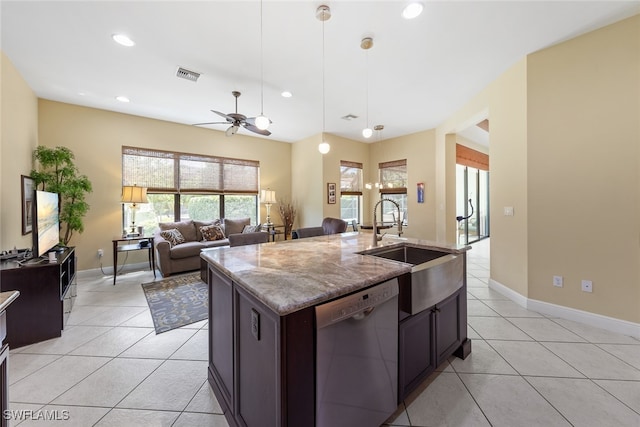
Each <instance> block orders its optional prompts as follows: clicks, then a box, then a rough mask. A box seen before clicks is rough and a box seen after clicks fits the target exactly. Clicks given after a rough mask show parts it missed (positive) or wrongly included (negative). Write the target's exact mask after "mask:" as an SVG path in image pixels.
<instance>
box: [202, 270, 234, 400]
mask: <svg viewBox="0 0 640 427" xmlns="http://www.w3.org/2000/svg"><path fill="white" fill-rule="evenodd" d="M208 277H209V302H210V304H209V369H210V371H211V374H212V375H213V378H214V381H215V382H216V383H217V384H218V387H219V389H220V390H221V392H222V394H223V398H224V399H225V401H226V403H227V406H228V407H229V408H233V403H234V399H233V289H232V287H231V281H230V280H229V279H227V278H226V277H224V276H222V275H221V274H219V273H218V272H217V271H216V270H214V269H212V268H211V267H209V276H208Z"/></svg>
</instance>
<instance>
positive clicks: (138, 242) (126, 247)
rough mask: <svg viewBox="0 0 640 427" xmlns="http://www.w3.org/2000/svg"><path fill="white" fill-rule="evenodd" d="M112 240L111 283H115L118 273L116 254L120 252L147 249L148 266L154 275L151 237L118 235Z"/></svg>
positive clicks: (153, 254)
mask: <svg viewBox="0 0 640 427" xmlns="http://www.w3.org/2000/svg"><path fill="white" fill-rule="evenodd" d="M112 242H113V285H114V286H115V285H116V276H117V275H118V254H119V253H120V252H129V251H141V250H147V251H148V253H149V268H150V269H151V270H153V277H156V268H155V265H156V252H155V251H154V250H153V237H119V238H115V239H113V240H112Z"/></svg>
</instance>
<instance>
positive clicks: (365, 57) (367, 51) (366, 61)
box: [364, 49, 369, 129]
mask: <svg viewBox="0 0 640 427" xmlns="http://www.w3.org/2000/svg"><path fill="white" fill-rule="evenodd" d="M364 55H365V56H364V60H365V67H366V70H365V83H366V95H365V97H366V102H367V129H369V50H368V49H367V50H366V51H365V52H364Z"/></svg>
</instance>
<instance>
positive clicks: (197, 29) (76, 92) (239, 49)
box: [0, 0, 640, 142]
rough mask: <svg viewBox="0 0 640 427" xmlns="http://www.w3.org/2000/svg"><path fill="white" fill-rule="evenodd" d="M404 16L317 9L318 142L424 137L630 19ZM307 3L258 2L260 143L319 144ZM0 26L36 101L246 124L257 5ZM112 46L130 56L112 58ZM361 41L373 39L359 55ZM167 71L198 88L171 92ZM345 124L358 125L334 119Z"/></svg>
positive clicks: (582, 8)
mask: <svg viewBox="0 0 640 427" xmlns="http://www.w3.org/2000/svg"><path fill="white" fill-rule="evenodd" d="M404 3H405V2H404V1H399V0H397V1H362V0H360V1H344V0H341V1H327V2H325V4H328V5H329V6H330V8H331V12H332V15H333V16H332V18H331V19H330V20H329V21H326V22H325V23H324V33H325V39H324V40H325V61H324V63H325V66H324V75H325V102H326V107H325V108H326V119H325V122H326V124H325V131H326V132H328V133H332V134H336V135H339V136H342V137H346V138H350V139H353V140H358V141H374V140H377V139H380V138H383V139H387V138H391V137H396V136H401V135H406V134H410V133H414V132H418V131H421V130H425V129H430V128H434V127H436V126H437V125H439V124H440V123H441V122H442V121H443V120H444V119H446V118H447V117H448V116H450V115H451V114H452V112H454V111H456V110H457V109H458V108H460V107H461V106H462V105H464V104H465V102H466V101H468V100H469V99H470V98H471V97H472V96H474V95H475V94H477V93H478V92H479V91H480V90H481V89H482V88H484V87H485V86H487V84H489V83H490V82H491V81H492V80H494V79H495V78H496V77H498V76H499V75H500V74H501V73H502V72H503V71H505V70H506V69H507V68H508V67H509V66H511V65H512V64H514V63H515V62H517V61H518V60H520V59H521V58H523V57H524V56H525V55H527V54H529V53H531V52H534V51H537V50H540V49H543V48H546V47H548V46H551V45H553V44H556V43H558V42H561V41H564V40H567V39H570V38H572V37H575V36H577V35H579V34H582V33H585V32H588V31H591V30H593V29H596V28H599V27H601V26H604V25H607V24H610V23H613V22H615V21H618V20H620V19H623V18H625V17H628V16H631V15H633V14H635V13H638V12H640V2H639V1H637V0H636V1H627V2H616V1H565V2H559V1H551V2H544V1H525V2H515V1H497V2H489V1H469V2H463V1H439V2H433V1H425V2H424V4H425V10H424V12H423V13H422V15H421V16H419V17H418V18H416V19H414V20H409V21H408V20H405V19H403V18H402V17H401V16H400V13H401V9H402V6H403V4H404ZM321 4H323V3H322V2H321V1H303V0H298V1H272V0H265V1H264V2H263V15H262V16H263V38H262V41H263V52H264V62H263V76H264V113H265V114H266V115H267V116H269V117H270V118H271V119H272V120H273V124H272V126H271V127H270V131H271V132H272V135H271V136H270V137H269V138H271V139H276V140H280V141H287V142H295V141H299V140H301V139H304V138H306V137H309V136H312V135H316V134H319V133H320V132H321V131H322V127H323V123H322V122H323V120H322V104H323V93H322V76H323V66H322V63H323V61H322V30H323V28H322V26H323V24H322V22H321V21H319V20H317V19H316V17H315V11H316V8H317V7H318V6H319V5H321ZM0 13H1V20H2V30H1V31H2V33H1V36H2V39H1V42H2V50H3V51H4V52H5V53H6V54H7V56H8V57H9V58H10V59H11V61H12V62H13V64H14V65H15V66H16V67H17V69H18V70H19V72H20V73H21V74H22V76H23V77H24V78H25V80H26V81H27V83H28V84H29V85H30V87H31V88H32V89H33V90H34V92H35V93H36V95H37V96H38V97H40V98H45V99H51V100H55V101H61V102H68V103H73V104H79V105H85V106H89V107H95V108H101V109H105V110H111V111H118V112H122V113H128V114H134V115H140V116H145V117H151V118H156V119H161V120H168V121H173V122H178V123H185V124H193V123H198V122H209V121H218V116H216V115H214V114H213V113H211V112H210V111H209V110H211V109H214V110H218V111H222V112H225V113H230V112H233V111H234V98H233V97H232V95H231V91H232V90H238V91H241V92H242V96H241V97H240V98H239V101H238V110H239V112H240V113H242V114H245V115H247V116H256V115H258V114H259V113H260V88H261V84H260V83H261V72H260V68H261V67H260V2H258V1H255V0H253V1H248V0H246V1H238V0H236V1H191V2H187V1H121V2H119V1H100V2H97V1H69V2H58V1H42V2H36V1H6V0H3V1H2V2H1V10H0ZM114 33H125V34H127V35H129V36H130V37H131V38H132V39H133V40H134V41H135V42H136V45H135V46H134V47H131V48H126V47H122V46H120V45H117V44H116V43H114V42H113V40H112V39H111V35H112V34H114ZM364 36H371V37H373V39H374V46H373V48H372V49H370V50H369V51H368V52H367V53H365V51H363V50H362V49H361V48H360V40H361V39H362V38H363V37H364ZM367 56H368V58H367ZM367 59H368V66H367V65H366V64H367ZM179 66H181V67H185V68H188V69H190V70H193V71H197V72H200V73H202V76H201V77H200V79H199V81H198V82H197V83H193V82H190V81H187V80H183V79H178V78H177V77H176V76H175V74H176V70H177V68H178V67H179ZM367 72H368V79H369V125H370V126H371V127H373V126H374V125H377V124H383V125H384V130H383V131H382V134H381V135H377V136H376V135H374V137H373V138H371V139H370V140H366V139H364V138H363V137H362V136H361V130H362V128H363V127H365V125H366V114H367V102H366V92H367V91H366V76H367ZM283 90H290V91H291V92H293V97H292V98H289V99H285V98H283V97H281V96H280V93H281V92H282V91H283ZM118 95H126V96H128V97H129V98H130V99H131V102H130V103H128V104H123V103H120V102H118V101H116V100H115V97H116V96H118ZM347 114H354V115H356V116H359V118H357V119H354V120H352V121H345V120H343V119H341V117H342V116H345V115H347ZM212 128H213V129H217V130H221V131H224V130H225V129H226V126H224V125H219V126H212ZM241 132H243V133H245V134H249V135H252V136H255V134H253V133H250V132H248V131H247V130H244V129H243V130H241Z"/></svg>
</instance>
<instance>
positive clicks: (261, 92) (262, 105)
mask: <svg viewBox="0 0 640 427" xmlns="http://www.w3.org/2000/svg"><path fill="white" fill-rule="evenodd" d="M262 38H263V35H262V0H260V115H261V116H264V52H263V47H262Z"/></svg>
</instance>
